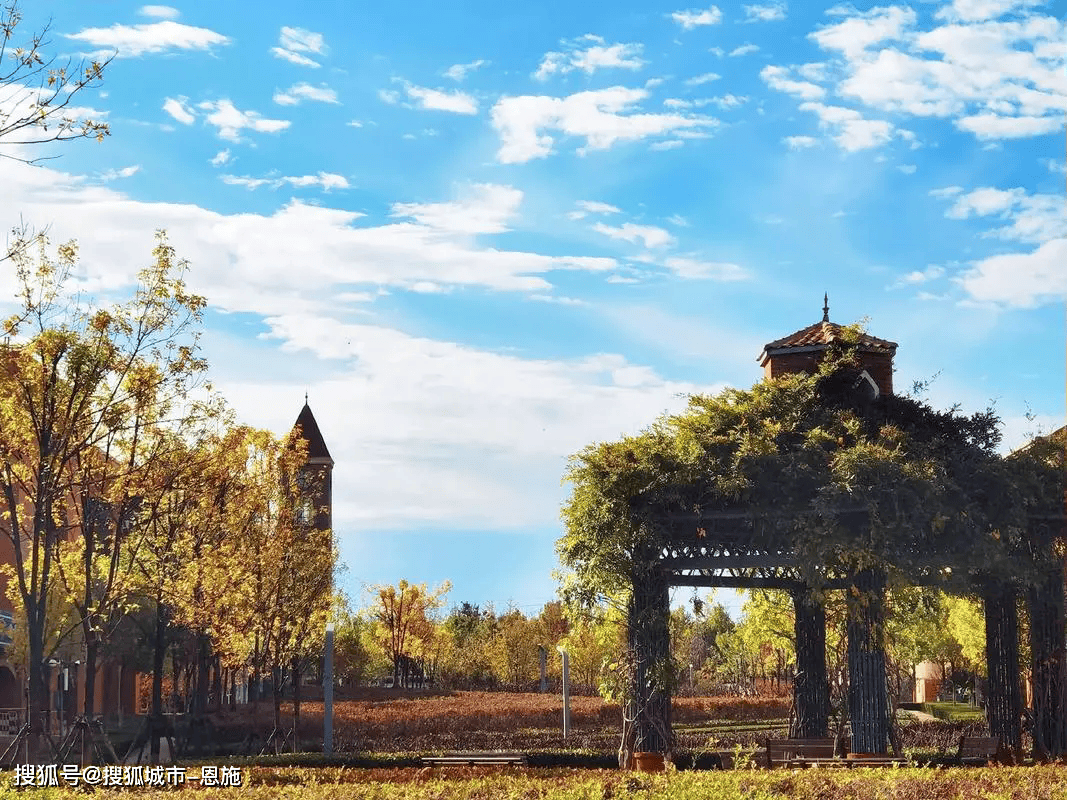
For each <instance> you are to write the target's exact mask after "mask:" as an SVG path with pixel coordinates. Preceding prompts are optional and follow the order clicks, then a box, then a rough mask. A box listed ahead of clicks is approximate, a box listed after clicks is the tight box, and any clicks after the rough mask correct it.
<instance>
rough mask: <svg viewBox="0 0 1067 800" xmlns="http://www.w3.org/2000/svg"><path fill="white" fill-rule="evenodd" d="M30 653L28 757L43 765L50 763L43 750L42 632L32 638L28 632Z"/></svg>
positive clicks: (45, 697)
mask: <svg viewBox="0 0 1067 800" xmlns="http://www.w3.org/2000/svg"><path fill="white" fill-rule="evenodd" d="M28 633H29V634H30V635H29V640H30V641H29V651H30V663H29V673H30V687H29V689H30V691H29V697H28V709H27V717H28V721H29V723H30V744H29V756H30V758H31V759H33V760H34V761H35V762H36V763H39V764H44V763H47V762H48V761H50V760H51V759H50V758H49V753H48V751H47V750H46V749H45V748H46V746H47V743H46V741H45V731H46V730H47V729H48V725H47V719H46V715H47V713H48V706H49V703H48V675H47V669H48V668H47V667H46V666H45V663H44V636H43V631H38V632H37V633H38V635H36V636H34V635H33V631H29V632H28Z"/></svg>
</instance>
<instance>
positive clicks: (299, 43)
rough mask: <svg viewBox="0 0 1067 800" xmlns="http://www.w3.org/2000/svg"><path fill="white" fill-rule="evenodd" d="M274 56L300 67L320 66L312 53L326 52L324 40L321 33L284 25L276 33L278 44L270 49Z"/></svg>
mask: <svg viewBox="0 0 1067 800" xmlns="http://www.w3.org/2000/svg"><path fill="white" fill-rule="evenodd" d="M270 52H271V53H272V54H273V55H274V56H275V57H276V58H281V59H284V60H285V61H288V62H290V63H292V64H297V65H299V66H302V67H320V66H322V65H321V64H320V63H319V62H318V61H316V60H315V59H313V58H311V56H310V55H308V54H309V53H310V54H312V55H325V54H326V40H325V39H323V36H322V34H321V33H315V32H314V31H309V30H305V29H304V28H291V27H288V26H284V27H282V29H281V32H280V33H279V34H278V44H277V46H275V47H272V48H271V49H270Z"/></svg>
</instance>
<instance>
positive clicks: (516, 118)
mask: <svg viewBox="0 0 1067 800" xmlns="http://www.w3.org/2000/svg"><path fill="white" fill-rule="evenodd" d="M647 96H648V92H647V91H646V90H644V89H626V88H623V87H621V86H615V87H612V88H610V89H598V90H595V91H586V92H578V93H577V94H572V95H570V96H568V97H562V98H560V97H546V96H537V95H524V96H520V97H504V98H501V99H500V100H498V101H497V103H496V105H494V106H493V109H492V112H491V114H490V118H491V120H492V125H493V128H494V129H495V130H496V131H497V133H498V135H499V136H500V142H501V144H500V149H499V151H498V153H497V160H498V161H500V162H501V163H505V164H519V163H525V162H527V161H530V160H532V159H535V158H544V157H546V156H548V155H549V154H551V153H552V152H553V145H554V144H555V139H554V138H553V136H552V135H551V133H550V132H551V131H558V132H559V133H561V134H564V135H567V136H579V137H582V138H584V139H585V144H584V146H583V147H582V148H581V150H580V151H579V152H582V153H584V152H587V151H590V150H605V149H608V148H610V147H612V146H613V145H614V144H616V143H617V142H625V141H635V140H638V139H645V138H649V137H655V136H662V135H664V134H668V133H675V134H676V133H677V132H678V131H698V130H701V129H707V128H710V127H714V126H715V125H716V124H717V121H716V120H714V119H711V118H708V117H701V116H685V115H680V114H650V113H632V112H634V111H635V110H636V105H637V103H638V102H639V101H641V100H643V99H645V98H646V97H647Z"/></svg>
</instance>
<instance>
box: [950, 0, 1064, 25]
mask: <svg viewBox="0 0 1067 800" xmlns="http://www.w3.org/2000/svg"><path fill="white" fill-rule="evenodd" d="M1043 4H1044V2H1043V0H953V2H952V3H951V4H950V5H948V6H945V7H944V8H942V9H940V10H939V11H938V12H937V13H936V14H935V16H936V17H938V18H939V19H948V20H951V21H953V22H982V21H984V20H987V19H993V18H995V17H999V16H1001V15H1002V14H1006V13H1008V12H1010V11H1016V10H1021V9H1026V8H1030V7H1031V6H1039V5H1043Z"/></svg>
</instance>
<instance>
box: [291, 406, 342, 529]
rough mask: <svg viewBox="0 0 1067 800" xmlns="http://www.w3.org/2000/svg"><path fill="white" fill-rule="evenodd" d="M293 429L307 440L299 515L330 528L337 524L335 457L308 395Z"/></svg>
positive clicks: (315, 525) (303, 520)
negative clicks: (324, 437)
mask: <svg viewBox="0 0 1067 800" xmlns="http://www.w3.org/2000/svg"><path fill="white" fill-rule="evenodd" d="M293 431H294V432H295V433H296V434H297V435H298V436H299V437H300V438H302V439H304V440H305V441H307V462H306V463H305V464H304V466H303V467H301V469H300V472H299V474H298V475H297V483H298V484H299V485H300V493H301V496H302V499H303V504H302V505H301V507H300V509H299V510H298V512H297V515H298V519H299V521H300V522H301V523H302V524H304V525H307V526H309V527H313V528H315V529H317V530H320V531H325V530H330V529H332V528H333V459H332V458H331V457H330V451H329V450H327V449H326V442H325V440H324V439H323V438H322V433H321V432H320V431H319V423H318V422H316V421H315V415H314V414H312V413H311V406H309V405H308V404H307V397H306V396H305V397H304V407H303V408H302V409H301V410H300V416H298V417H297V418H296V424H295V425H294V426H293Z"/></svg>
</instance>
